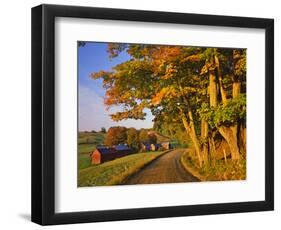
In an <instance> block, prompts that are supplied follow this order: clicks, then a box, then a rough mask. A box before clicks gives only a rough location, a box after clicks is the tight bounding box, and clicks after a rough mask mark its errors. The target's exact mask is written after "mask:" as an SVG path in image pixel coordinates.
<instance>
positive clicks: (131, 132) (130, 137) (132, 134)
mask: <svg viewBox="0 0 281 230" xmlns="http://www.w3.org/2000/svg"><path fill="white" fill-rule="evenodd" d="M127 144H128V146H129V147H130V148H132V149H134V150H135V151H138V150H139V148H140V141H139V133H138V131H137V130H136V129H135V128H129V129H128V130H127Z"/></svg>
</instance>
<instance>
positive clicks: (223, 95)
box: [215, 56, 227, 104]
mask: <svg viewBox="0 0 281 230" xmlns="http://www.w3.org/2000/svg"><path fill="white" fill-rule="evenodd" d="M215 65H216V68H217V73H218V78H219V87H220V94H221V100H222V103H223V104H226V103H227V97H226V91H225V89H224V86H223V82H222V75H221V70H220V62H219V59H218V57H217V56H215Z"/></svg>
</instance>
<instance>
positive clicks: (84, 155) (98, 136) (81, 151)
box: [78, 132, 105, 169]
mask: <svg viewBox="0 0 281 230" xmlns="http://www.w3.org/2000/svg"><path fill="white" fill-rule="evenodd" d="M104 138H105V133H100V132H99V133H91V132H79V136H78V169H83V168H87V167H89V166H91V162H90V155H89V154H90V152H92V151H93V150H94V149H95V148H96V146H97V145H103V142H104Z"/></svg>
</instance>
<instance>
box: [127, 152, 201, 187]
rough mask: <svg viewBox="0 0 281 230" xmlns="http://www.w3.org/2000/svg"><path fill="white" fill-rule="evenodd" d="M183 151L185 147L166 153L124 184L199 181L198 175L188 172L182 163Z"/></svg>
mask: <svg viewBox="0 0 281 230" xmlns="http://www.w3.org/2000/svg"><path fill="white" fill-rule="evenodd" d="M183 152H184V149H176V150H172V151H171V152H168V153H166V154H164V155H163V156H161V157H159V158H157V159H156V160H154V161H153V162H151V163H150V164H149V165H147V166H146V167H144V168H143V169H141V170H140V171H139V172H137V173H136V174H134V175H132V176H131V177H129V178H128V179H127V180H126V181H125V182H124V184H158V183H177V182H194V181H198V179H197V178H196V177H194V176H192V175H191V174H190V173H188V172H186V170H185V169H184V168H183V166H182V164H181V163H180V156H181V154H182V153H183Z"/></svg>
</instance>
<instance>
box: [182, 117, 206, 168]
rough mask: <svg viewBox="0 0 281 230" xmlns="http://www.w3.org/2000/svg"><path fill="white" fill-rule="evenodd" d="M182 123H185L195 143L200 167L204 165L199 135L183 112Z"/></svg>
mask: <svg viewBox="0 0 281 230" xmlns="http://www.w3.org/2000/svg"><path fill="white" fill-rule="evenodd" d="M182 123H183V125H184V128H185V130H186V131H187V133H188V135H189V136H190V139H191V141H192V142H193V145H194V147H195V152H196V155H197V158H198V162H199V167H200V168H201V167H202V158H201V149H200V143H199V140H198V138H197V135H196V133H195V129H194V127H193V128H192V125H189V124H188V122H187V120H186V117H185V115H183V114H182Z"/></svg>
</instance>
